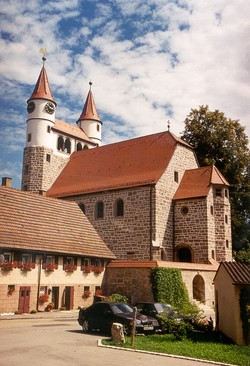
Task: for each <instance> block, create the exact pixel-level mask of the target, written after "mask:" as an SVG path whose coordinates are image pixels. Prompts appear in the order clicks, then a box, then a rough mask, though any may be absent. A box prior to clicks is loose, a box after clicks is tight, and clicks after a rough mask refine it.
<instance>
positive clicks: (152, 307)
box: [135, 302, 175, 318]
mask: <svg viewBox="0 0 250 366" xmlns="http://www.w3.org/2000/svg"><path fill="white" fill-rule="evenodd" d="M135 306H136V307H137V311H138V312H139V313H141V314H144V315H147V316H151V317H154V318H155V317H156V316H157V315H166V316H168V317H170V318H172V317H174V315H175V312H174V309H173V308H172V306H171V305H169V304H163V303H160V302H140V303H138V304H136V305H135Z"/></svg>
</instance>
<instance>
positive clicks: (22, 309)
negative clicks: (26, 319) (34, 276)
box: [18, 286, 30, 313]
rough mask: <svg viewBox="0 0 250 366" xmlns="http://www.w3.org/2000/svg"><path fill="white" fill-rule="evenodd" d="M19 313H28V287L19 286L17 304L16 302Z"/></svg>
mask: <svg viewBox="0 0 250 366" xmlns="http://www.w3.org/2000/svg"><path fill="white" fill-rule="evenodd" d="M18 311H19V313H29V312H30V286H26V287H24V286H21V287H20V291H19V302H18Z"/></svg>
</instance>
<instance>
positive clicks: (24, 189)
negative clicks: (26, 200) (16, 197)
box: [23, 184, 28, 192]
mask: <svg viewBox="0 0 250 366" xmlns="http://www.w3.org/2000/svg"><path fill="white" fill-rule="evenodd" d="M27 190H28V186H27V185H26V184H25V185H24V186H23V191H26V192H27Z"/></svg>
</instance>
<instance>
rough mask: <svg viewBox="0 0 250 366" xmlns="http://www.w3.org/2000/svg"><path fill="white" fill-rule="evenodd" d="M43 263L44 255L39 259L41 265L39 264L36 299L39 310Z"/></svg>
mask: <svg viewBox="0 0 250 366" xmlns="http://www.w3.org/2000/svg"><path fill="white" fill-rule="evenodd" d="M42 264H43V257H42V256H41V258H40V259H39V266H38V280H37V300H36V310H37V311H38V307H39V295H40V287H41V273H42Z"/></svg>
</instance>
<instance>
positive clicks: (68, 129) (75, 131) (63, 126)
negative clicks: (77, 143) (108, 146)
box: [52, 119, 96, 146]
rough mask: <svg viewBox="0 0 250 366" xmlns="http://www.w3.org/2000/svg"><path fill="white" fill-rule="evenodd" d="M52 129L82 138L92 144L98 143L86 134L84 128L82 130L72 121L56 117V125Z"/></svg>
mask: <svg viewBox="0 0 250 366" xmlns="http://www.w3.org/2000/svg"><path fill="white" fill-rule="evenodd" d="M52 129H53V130H56V131H58V132H62V133H64V134H67V135H70V136H73V137H75V138H78V139H80V140H84V141H87V142H89V143H91V144H92V145H94V146H96V144H95V143H94V142H93V141H92V140H90V138H89V137H88V136H87V135H86V133H85V132H84V131H83V130H81V129H80V128H79V127H78V126H77V125H73V124H71V123H67V122H64V121H61V120H59V119H55V125H54V127H52Z"/></svg>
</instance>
